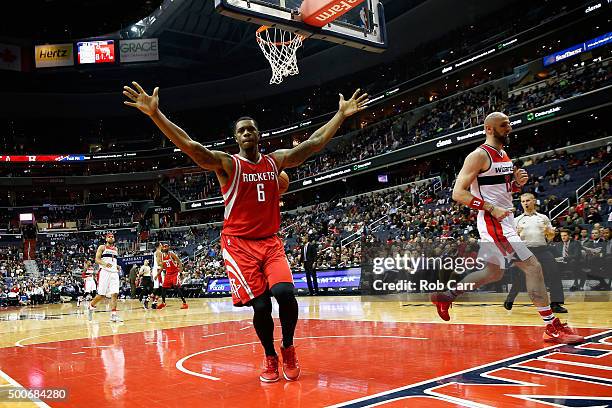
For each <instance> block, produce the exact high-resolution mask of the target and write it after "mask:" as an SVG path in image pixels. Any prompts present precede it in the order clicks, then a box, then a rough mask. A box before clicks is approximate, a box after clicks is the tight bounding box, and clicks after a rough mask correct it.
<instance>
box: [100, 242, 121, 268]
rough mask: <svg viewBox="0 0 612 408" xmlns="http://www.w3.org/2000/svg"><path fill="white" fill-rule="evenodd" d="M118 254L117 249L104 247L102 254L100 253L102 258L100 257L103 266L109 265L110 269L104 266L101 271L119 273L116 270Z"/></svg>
mask: <svg viewBox="0 0 612 408" xmlns="http://www.w3.org/2000/svg"><path fill="white" fill-rule="evenodd" d="M118 256H119V253H118V252H117V247H115V246H108V245H104V252H102V256H101V257H100V258H101V259H102V261H104V263H105V264H111V267H110V268H107V267H106V266H101V267H100V268H101V269H102V270H103V271H107V272H119V269H118V268H117V257H118Z"/></svg>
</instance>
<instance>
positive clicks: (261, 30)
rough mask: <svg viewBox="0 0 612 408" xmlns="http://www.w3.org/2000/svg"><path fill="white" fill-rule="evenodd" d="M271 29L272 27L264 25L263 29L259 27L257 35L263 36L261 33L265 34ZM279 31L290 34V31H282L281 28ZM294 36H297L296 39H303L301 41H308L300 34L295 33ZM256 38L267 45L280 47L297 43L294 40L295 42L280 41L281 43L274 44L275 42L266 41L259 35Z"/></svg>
mask: <svg viewBox="0 0 612 408" xmlns="http://www.w3.org/2000/svg"><path fill="white" fill-rule="evenodd" d="M270 28H272V27H270V26H265V25H262V26H261V27H259V28H258V29H257V31H256V33H257V34H261V33H263V32H264V31H267V30H268V29H270ZM278 30H281V31H285V32H288V33H289V32H290V31H286V30H282V29H280V28H279V29H278ZM293 35H295V36H296V38H297V37H299V38H301V41H304V40H305V39H306V37H304V36H303V35H300V34H295V33H293ZM255 37H256V38H257V41H259V42H262V43H266V44H272V45H276V46H280V45H290V44H292V43H293V42H294V41H295V39H293V40H291V41H279V42H274V41H266V40H264V39H263V38H261V37H260V36H259V35H257V36H255Z"/></svg>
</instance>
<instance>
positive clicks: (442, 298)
mask: <svg viewBox="0 0 612 408" xmlns="http://www.w3.org/2000/svg"><path fill="white" fill-rule="evenodd" d="M430 299H431V303H433V304H434V305H436V308H437V309H438V315H439V316H440V317H441V318H442V320H444V321H446V322H448V321H449V320H450V315H449V314H448V309H450V308H451V307H453V300H452V299H451V298H450V297H449V296H448V295H446V294H444V293H442V292H438V293H432V294H431V297H430Z"/></svg>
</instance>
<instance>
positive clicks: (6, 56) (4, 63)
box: [0, 44, 21, 71]
mask: <svg viewBox="0 0 612 408" xmlns="http://www.w3.org/2000/svg"><path fill="white" fill-rule="evenodd" d="M0 69H6V70H10V71H21V48H20V47H19V46H17V45H9V44H0Z"/></svg>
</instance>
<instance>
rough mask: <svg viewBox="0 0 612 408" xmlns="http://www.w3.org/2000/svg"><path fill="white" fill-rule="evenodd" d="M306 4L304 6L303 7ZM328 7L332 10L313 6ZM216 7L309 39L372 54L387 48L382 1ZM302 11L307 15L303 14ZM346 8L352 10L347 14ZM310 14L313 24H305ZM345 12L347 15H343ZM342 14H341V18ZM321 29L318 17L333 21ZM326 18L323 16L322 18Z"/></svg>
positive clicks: (250, 0)
mask: <svg viewBox="0 0 612 408" xmlns="http://www.w3.org/2000/svg"><path fill="white" fill-rule="evenodd" d="M303 3H304V4H303ZM321 4H323V5H328V6H329V7H328V8H323V9H317V10H318V14H317V15H316V16H315V15H314V14H312V10H313V7H314V8H316V7H320V5H321ZM215 8H216V10H217V12H219V13H220V14H222V15H225V16H228V17H232V18H235V19H239V20H243V21H247V22H250V23H254V24H257V25H266V26H270V27H276V28H280V29H283V30H286V31H290V32H293V33H295V34H300V35H302V36H304V37H306V38H315V39H319V40H325V41H330V42H334V43H338V44H342V45H346V46H350V47H355V48H359V49H362V50H366V51H370V52H383V51H384V50H385V49H386V48H387V31H386V26H385V14H384V9H383V5H382V1H381V0H342V1H323V0H303V1H302V0H215ZM301 9H302V10H304V11H305V12H304V13H302V12H301ZM346 9H350V10H349V11H347V12H345V10H346ZM306 11H308V13H309V14H308V15H310V16H311V17H310V19H309V20H308V21H309V22H310V23H311V24H307V23H306V22H305V21H303V20H304V19H303V16H305V15H306ZM341 13H344V14H341ZM340 14H341V15H340ZM337 15H340V17H338V18H336V19H335V20H334V21H332V22H331V23H325V24H324V25H323V26H322V27H317V26H315V25H313V24H317V21H316V20H315V18H314V17H316V18H317V19H319V20H320V21H324V22H326V21H329V20H332V19H334V18H335V17H336V16H337ZM321 16H322V17H321Z"/></svg>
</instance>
